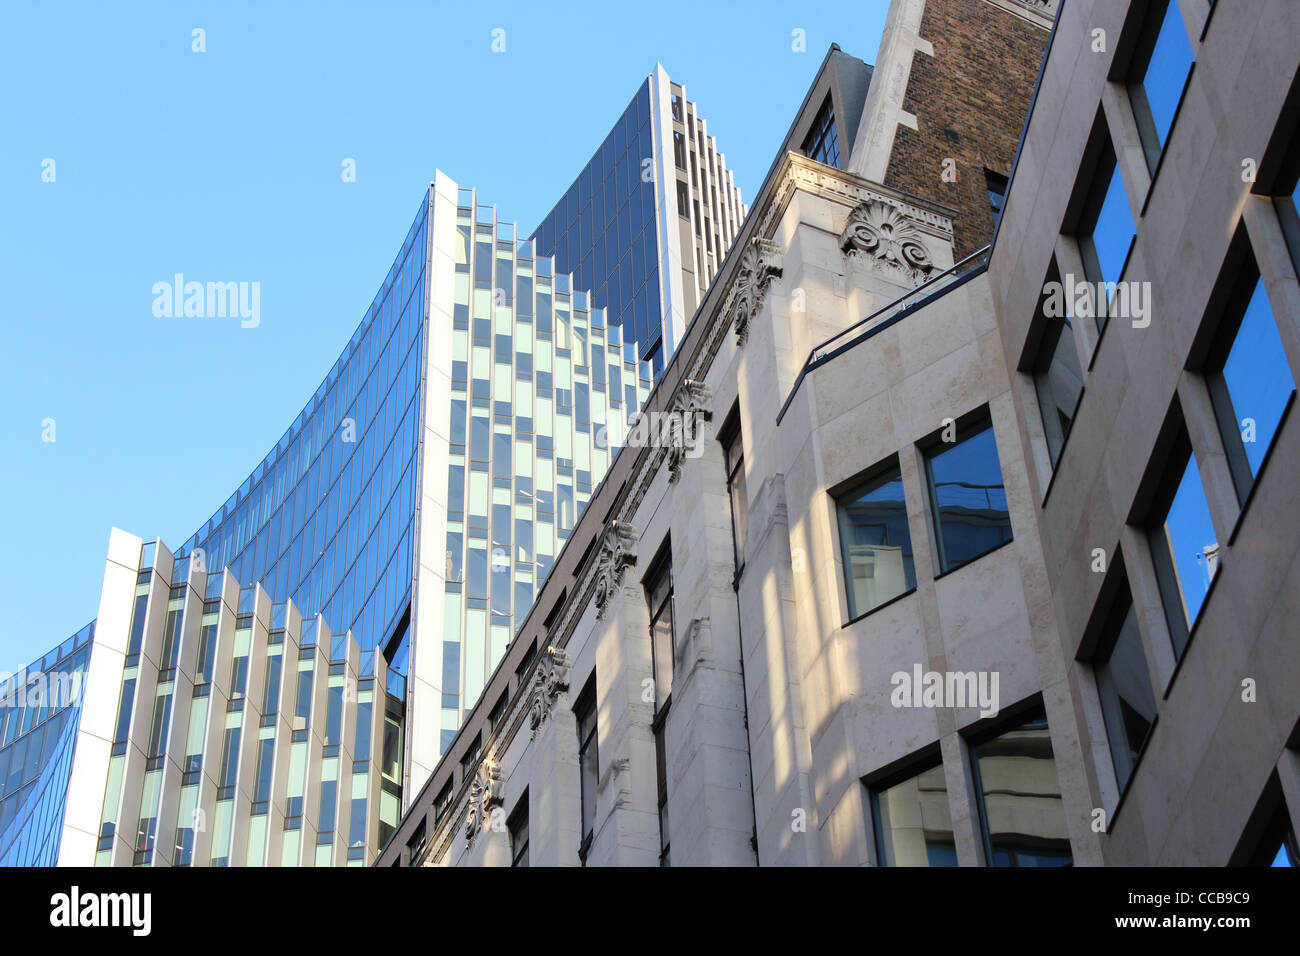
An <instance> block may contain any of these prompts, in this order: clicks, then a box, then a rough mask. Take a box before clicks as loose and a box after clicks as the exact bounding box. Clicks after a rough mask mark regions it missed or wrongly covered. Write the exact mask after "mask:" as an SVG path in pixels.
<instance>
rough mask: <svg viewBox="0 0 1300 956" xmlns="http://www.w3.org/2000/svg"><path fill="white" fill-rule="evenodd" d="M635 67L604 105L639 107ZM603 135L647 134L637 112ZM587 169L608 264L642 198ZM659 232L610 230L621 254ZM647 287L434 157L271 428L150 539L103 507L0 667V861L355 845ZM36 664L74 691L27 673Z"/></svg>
mask: <svg viewBox="0 0 1300 956" xmlns="http://www.w3.org/2000/svg"><path fill="white" fill-rule="evenodd" d="M658 72H659V73H660V74H662V69H660V70H659V71H658ZM649 89H650V85H649V81H647V83H646V84H645V85H643V87H642V91H641V93H639V94H638V98H637V99H636V100H634V103H633V107H632V108H630V110H629V115H636V116H643V117H644V118H645V119H646V121H647V122H648V121H649V120H648V117H649V114H648V113H646V112H645V109H646V101H645V94H646V91H647V90H649ZM665 89H666V88H665ZM678 92H680V88H678ZM638 111H639V112H638ZM691 115H692V118H693V117H694V113H693V106H692V114H691ZM623 122H624V121H623V120H620V127H619V128H620V129H622V128H623ZM655 122H656V123H659V122H660V120H656V121H655ZM629 128H630V127H629ZM656 128H657V129H660V131H661V132H662V127H656ZM700 142H701V143H702V144H706V145H705V153H704V157H703V158H702V159H701V163H702V164H703V163H706V162H707V163H710V164H712V165H710V166H709V172H708V174H707V175H708V176H722V175H723V167H722V165H721V157H720V155H719V154H718V153H717V152H716V150H715V147H714V144H713V141H712V140H711V139H708V140H705V139H704V138H703V136H702V135H701V139H700ZM633 146H634V148H635V150H636V151H637V152H638V154H639V153H640V152H645V153H646V154H647V155H650V156H652V157H653V156H654V154H655V149H656V147H655V145H654V143H653V141H652V139H651V135H650V133H649V131H648V130H647V131H646V135H645V139H644V142H643V143H642V142H641V139H640V131H639V128H638V131H637V133H636V139H635V141H634V143H633ZM604 150H605V147H604V146H602V148H601V150H600V151H598V152H597V156H596V157H595V158H593V160H592V163H591V164H589V165H588V167H587V171H586V172H585V173H584V175H583V177H580V180H581V179H584V178H585V177H589V176H590V175H591V171H592V169H593V168H594V169H597V171H599V166H600V162H601V161H602V159H603V153H604ZM660 158H661V159H662V157H660ZM613 168H614V167H611V170H612V169H613ZM638 171H639V165H638ZM705 181H706V183H713V180H709V179H707V178H706V180H705ZM608 182H609V185H610V186H611V188H612V189H613V190H614V191H613V192H612V193H611V195H612V196H613V197H614V202H613V203H612V204H611V212H610V217H609V219H610V223H611V225H612V226H613V228H612V229H611V230H610V231H609V235H608V236H607V237H605V238H604V248H605V249H606V251H607V252H608V253H609V255H610V256H611V259H612V261H613V262H615V263H618V262H622V261H626V260H627V259H628V256H629V254H630V253H629V249H630V247H631V245H632V239H631V238H628V237H626V236H625V235H624V231H625V230H624V227H626V226H628V225H629V224H630V222H631V219H630V218H629V216H625V215H623V214H621V213H619V211H618V204H619V202H620V201H621V203H622V205H623V207H624V210H623V212H624V213H626V212H627V211H628V210H630V209H631V208H632V207H633V206H635V208H636V209H637V210H641V209H642V208H643V205H644V206H645V207H647V208H653V207H654V205H655V203H656V199H655V198H654V197H655V196H656V195H657V187H656V185H655V180H654V178H653V177H648V178H647V179H646V180H642V179H641V178H640V177H639V175H638V176H637V177H630V176H626V175H623V176H619V175H617V174H616V173H615V174H613V175H612V176H611V177H609V180H608ZM726 182H727V184H728V185H727V188H725V189H724V188H721V185H720V182H718V183H716V184H715V191H716V192H717V193H719V194H721V195H722V201H723V202H726V203H729V204H731V205H730V207H729V209H730V212H729V215H730V216H731V218H726V217H722V218H719V219H718V220H717V222H718V225H717V226H716V228H717V229H719V230H724V229H725V230H727V231H728V235H729V236H730V230H731V228H732V226H733V225H734V217H735V215H736V211H737V209H738V208H739V194H738V192H737V191H736V190H735V189H734V187H731V185H730V180H729V179H728V180H726ZM601 184H602V189H603V187H604V185H605V179H604V178H601ZM606 191H607V190H606ZM604 194H605V192H602V196H604ZM583 210H584V211H585V212H586V214H587V215H590V212H591V209H590V204H589V203H588V204H583ZM655 215H657V213H656V214H655ZM651 219H653V216H651V217H650V218H649V219H647V220H646V221H647V222H649V221H650V220H651ZM664 234H666V233H663V232H662V231H661V230H660V229H658V227H657V226H656V227H651V228H650V229H649V230H648V231H645V232H644V234H642V232H638V233H637V236H636V249H637V254H638V255H639V256H641V257H642V258H641V260H640V261H642V262H643V263H644V262H646V261H649V262H652V263H657V262H658V261H659V257H660V256H661V255H666V253H665V252H663V251H662V250H661V247H660V238H661V235H664ZM578 235H580V233H579V232H577V231H575V232H574V237H575V239H576V238H577V236H578ZM720 236H721V233H718V235H715V236H714V238H713V239H712V240H710V241H711V242H713V243H715V244H716V243H717V242H721V241H723V240H722V239H721V238H720ZM625 239H626V241H624V240H625ZM728 241H729V239H728ZM620 243H622V244H620ZM566 248H567V247H566ZM657 270H658V266H657V265H655V274H656V275H657V274H658V272H657ZM635 273H636V275H637V276H638V277H640V278H642V279H643V280H644V276H643V275H642V274H641V273H642V270H641V269H637V270H635ZM603 287H604V288H612V287H613V285H612V282H606V283H604V284H603ZM629 289H630V287H629ZM632 291H635V290H632ZM647 294H648V293H645V291H644V289H643V290H642V292H641V294H640V295H639V297H637V298H636V299H635V302H637V303H640V305H639V306H638V305H631V306H630V308H632V309H635V308H638V307H642V308H644V307H647V305H646V304H647V303H649V306H648V307H653V309H654V310H655V314H654V316H650V315H649V314H648V313H645V312H642V313H634V312H632V311H628V313H627V314H628V316H629V318H628V322H627V325H626V326H624V325H623V324H622V323H620V322H610V321H609V319H608V318H607V311H606V309H605V308H604V307H602V306H600V305H596V304H593V301H592V298H593V297H592V294H591V292H590V291H588V290H587V289H586V288H584V287H583V286H582V285H581V284H580V283H579V282H577V281H575V279H574V277H573V276H572V275H571V274H569V273H568V272H567V271H566V270H564V269H563V268H557V267H556V264H555V262H554V260H553V259H552V258H551V257H550V256H547V255H540V254H538V253H537V252H536V244H535V243H534V242H533V241H532V240H530V239H527V238H525V237H524V236H523V235H522V234H521V233H520V232H519V231H518V230H517V228H516V226H515V224H514V223H513V222H510V221H508V220H504V219H500V218H498V216H497V213H496V209H495V208H494V207H493V206H491V205H487V204H484V203H482V202H481V201H479V200H478V199H477V198H476V194H475V193H474V191H473V190H469V189H462V188H460V187H459V186H458V185H457V184H456V183H455V182H453V181H452V180H451V179H450V178H448V177H447V176H446V175H445V174H442V173H439V174H438V176H437V178H436V180H435V181H434V182H433V183H432V184H431V185H430V187H429V189H428V191H427V192H426V194H425V196H424V197H423V198H422V200H421V202H420V204H419V207H418V209H417V211H416V215H415V218H414V221H413V222H412V224H411V226H410V229H409V230H408V233H407V235H406V238H405V240H404V242H403V243H402V246H401V249H400V250H399V252H398V254H397V256H396V258H395V260H394V262H393V266H392V268H391V269H390V271H389V273H388V276H387V277H386V279H385V280H384V282H383V285H382V287H381V288H380V290H379V292H378V294H377V295H376V296H375V299H374V301H373V303H372V305H371V307H370V308H369V310H368V311H367V312H366V314H365V316H364V318H363V320H362V322H361V324H360V325H359V326H358V328H357V330H356V332H355V334H354V335H353V337H352V339H351V341H350V342H349V343H348V345H347V347H346V348H345V350H344V351H343V354H342V355H340V357H339V359H338V361H337V362H336V363H335V365H334V367H333V368H332V369H331V370H330V371H329V372H328V374H327V375H326V376H325V379H324V381H322V383H321V385H320V387H319V388H318V389H317V391H316V393H315V394H314V395H313V396H312V397H311V399H310V400H309V401H308V402H307V404H306V405H305V407H304V408H303V410H302V412H301V414H300V415H299V416H298V417H297V419H296V420H295V421H294V422H293V423H292V424H291V425H290V427H289V428H288V430H287V431H286V432H285V434H284V436H283V438H282V439H281V440H280V441H279V442H278V443H277V445H276V447H275V448H274V449H272V450H271V452H270V453H269V454H268V455H267V456H266V458H265V459H264V460H263V461H262V462H261V463H260V464H259V465H258V466H257V467H256V468H255V469H254V470H253V471H252V473H251V474H249V476H248V477H247V478H246V479H245V480H244V482H242V484H241V485H240V487H239V488H238V489H237V490H236V491H235V492H234V493H233V494H232V495H231V496H230V499H229V500H228V501H227V502H226V503H225V504H224V505H223V506H222V507H221V508H220V509H218V510H217V512H216V513H215V514H214V515H212V517H211V518H210V519H209V520H208V521H207V522H205V523H204V524H203V526H202V527H201V528H200V529H199V530H198V531H197V532H195V534H194V535H193V536H192V537H191V538H190V539H189V540H188V541H186V542H184V543H183V544H182V545H180V546H179V547H177V548H176V549H175V551H174V552H173V551H172V550H171V549H169V548H168V546H167V545H166V544H165V543H163V542H161V541H158V542H147V543H146V542H142V541H140V540H139V539H135V538H133V537H132V536H130V535H128V534H126V533H124V532H120V531H118V530H116V529H115V530H114V532H113V535H112V538H111V540H110V543H109V555H108V561H107V563H106V571H105V578H104V584H103V590H102V591H101V597H100V613H99V615H98V616H97V617H96V620H95V621H94V622H92V623H91V624H90V625H88V626H87V627H86V628H85V629H83V631H82V632H80V633H79V634H77V635H75V636H74V637H73V638H70V639H69V640H68V641H67V642H65V644H64V645H62V646H61V647H60V648H58V649H56V650H55V651H52V652H51V653H50V655H47V656H46V657H45V658H42V660H40V661H38V662H35V663H33V664H32V665H31V666H30V667H29V668H27V669H26V670H24V671H23V672H21V673H19V674H18V675H16V676H14V677H13V678H12V679H10V680H9V681H7V682H6V683H5V686H4V687H3V688H2V689H0V695H2V696H3V699H5V700H6V701H10V702H11V705H10V706H8V707H5V708H4V724H3V727H0V734H2V735H3V736H0V740H2V741H3V743H2V744H0V756H2V757H3V759H4V760H5V762H6V763H5V768H6V769H5V774H4V775H3V777H0V785H2V789H0V861H3V862H6V863H41V862H53V861H55V860H58V861H60V862H64V863H74V862H75V863H82V864H90V863H99V864H103V865H132V864H135V865H244V864H250V865H257V864H268V865H277V864H286V865H292V864H316V865H331V864H346V863H351V864H363V863H367V862H369V861H370V860H372V859H373V858H374V855H375V853H376V852H377V851H378V849H379V848H380V847H381V846H382V845H383V842H384V841H385V839H386V837H387V834H388V832H389V830H390V829H391V827H392V826H393V825H394V824H395V823H396V821H397V818H398V816H399V815H400V812H401V808H402V800H403V794H410V793H413V792H414V791H415V790H417V789H418V788H419V786H420V784H421V783H422V782H423V779H424V777H425V776H427V774H428V772H429V771H430V770H431V769H432V767H433V765H434V764H435V763H436V762H437V760H438V759H439V757H440V755H441V754H442V752H443V750H444V749H445V747H446V745H447V744H449V743H450V741H451V739H453V738H454V737H455V735H456V732H457V730H458V728H459V726H460V722H461V720H462V718H463V715H464V714H465V713H466V712H467V710H468V709H469V708H470V707H472V706H473V704H474V703H475V701H476V700H477V698H478V695H479V693H480V691H481V689H482V686H483V682H484V680H485V678H486V676H487V675H488V674H489V673H491V672H492V670H493V668H494V667H495V666H496V664H497V663H498V661H499V660H500V659H501V657H502V655H503V654H504V652H505V649H506V647H507V646H508V645H509V643H510V641H511V638H512V636H513V633H514V630H515V628H516V627H517V626H518V625H519V623H521V622H522V620H523V617H524V615H525V614H526V612H527V610H528V608H529V606H530V603H531V600H532V595H533V593H534V591H535V589H536V587H537V586H538V584H539V583H540V582H541V581H542V580H544V579H545V577H546V575H547V574H548V573H549V571H550V568H551V565H552V563H553V562H554V559H555V556H556V555H557V554H558V553H559V551H560V549H562V548H563V547H564V545H565V542H566V540H567V538H568V536H569V534H570V532H571V530H572V528H573V526H574V524H575V522H576V521H577V520H578V518H579V516H580V515H581V514H582V511H583V509H584V508H585V507H586V504H587V502H588V500H589V499H590V496H591V494H592V492H593V490H594V489H595V488H596V487H597V486H598V485H599V483H600V481H601V479H602V477H603V475H604V473H605V471H606V469H607V467H608V464H609V461H610V458H611V456H612V454H613V453H614V452H615V451H616V450H617V447H618V446H619V445H620V444H621V443H622V442H624V441H625V440H626V438H627V435H628V431H629V422H630V421H631V420H632V419H633V418H635V415H636V413H637V410H638V409H639V407H640V405H641V403H642V402H643V401H644V399H645V397H646V395H647V394H648V392H649V389H650V385H651V378H650V375H651V372H650V363H649V362H647V361H644V360H642V359H641V349H640V348H639V347H638V345H637V343H636V342H635V341H633V340H630V339H627V338H625V337H624V331H625V329H627V330H631V329H632V328H633V327H634V326H633V322H632V320H631V318H630V316H632V315H633V314H639V315H640V316H641V319H642V325H643V326H645V327H646V328H649V327H654V328H660V327H661V326H662V319H661V317H660V316H659V314H658V310H659V309H660V308H661V302H662V301H664V300H661V299H660V298H659V297H658V296H657V295H656V296H654V297H652V298H647V297H646V296H647ZM629 301H631V300H629ZM128 578H129V581H128ZM294 674H297V677H294V676H293V675H294ZM51 680H53V682H54V684H56V685H59V686H62V685H61V684H60V683H59V682H63V683H64V684H66V683H68V682H72V684H73V685H74V686H75V687H76V688H77V690H78V692H77V693H68V694H64V695H63V696H61V697H59V698H50V699H49V700H47V699H45V698H43V697H42V696H41V691H42V689H43V688H44V686H45V684H46V683H47V682H49V681H51ZM50 701H57V703H51V702H50Z"/></svg>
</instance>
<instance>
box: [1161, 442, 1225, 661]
mask: <svg viewBox="0 0 1300 956" xmlns="http://www.w3.org/2000/svg"><path fill="white" fill-rule="evenodd" d="M1166 467H1167V469H1168V470H1167V471H1166V474H1165V478H1164V483H1163V487H1162V488H1161V489H1160V493H1159V495H1158V499H1157V503H1156V508H1155V513H1154V515H1155V516H1154V518H1153V520H1152V522H1151V523H1150V525H1149V539H1150V542H1151V558H1152V561H1153V562H1154V563H1155V569H1156V577H1157V578H1158V579H1159V582H1160V596H1161V598H1162V599H1163V601H1164V605H1165V619H1166V620H1167V621H1168V622H1169V635H1170V637H1171V638H1172V639H1173V643H1174V654H1175V656H1177V657H1182V656H1183V651H1184V650H1185V649H1186V647H1187V639H1188V636H1189V635H1190V633H1191V629H1192V626H1193V625H1194V624H1195V623H1196V619H1197V617H1199V616H1200V613H1201V606H1202V604H1204V602H1205V595H1206V593H1207V592H1208V591H1209V589H1210V582H1211V581H1212V580H1213V579H1214V575H1215V572H1216V571H1217V570H1218V565H1219V543H1218V539H1217V536H1216V535H1215V533H1214V523H1213V522H1212V521H1211V519H1210V506H1209V503H1208V502H1207V501H1206V499H1205V488H1204V487H1203V486H1202V485H1201V474H1200V472H1199V471H1198V470H1197V465H1196V455H1195V454H1193V452H1192V449H1191V446H1190V444H1188V443H1187V440H1186V436H1184V437H1183V439H1182V441H1181V442H1180V445H1179V447H1178V448H1177V449H1176V450H1175V452H1174V453H1173V454H1171V455H1170V456H1169V458H1168V465H1167V466H1166Z"/></svg>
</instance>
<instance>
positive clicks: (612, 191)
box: [533, 79, 662, 358]
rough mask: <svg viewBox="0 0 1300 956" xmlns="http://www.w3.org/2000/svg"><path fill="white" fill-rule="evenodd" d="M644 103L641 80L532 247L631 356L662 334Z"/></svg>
mask: <svg viewBox="0 0 1300 956" xmlns="http://www.w3.org/2000/svg"><path fill="white" fill-rule="evenodd" d="M650 102H651V98H650V80H649V79H647V80H646V81H645V82H644V83H642V84H641V88H640V89H639V90H637V93H636V96H634V97H633V98H632V102H631V103H629V104H628V106H627V109H626V110H624V111H623V115H622V116H620V117H619V119H618V122H616V123H615V124H614V128H613V129H612V130H610V131H609V135H608V136H606V137H605V141H604V142H603V143H602V144H601V146H600V148H599V149H598V150H596V153H595V155H594V156H592V158H591V161H590V162H589V163H587V165H586V167H585V168H584V169H583V170H582V172H581V173H579V174H578V178H577V179H575V180H574V181H573V184H572V185H571V186H570V187H569V188H568V190H567V191H566V192H565V193H564V196H563V197H562V198H561V199H560V201H559V202H558V203H556V204H555V208H554V209H552V210H551V211H550V212H549V213H547V215H546V218H545V219H543V220H542V222H541V225H539V226H538V227H537V230H536V231H535V232H534V233H533V239H534V241H535V242H536V244H537V252H538V254H539V255H546V256H553V257H554V258H555V265H556V268H557V269H558V270H559V271H561V272H570V273H572V274H573V280H574V283H575V284H576V286H577V287H578V288H579V289H590V290H591V304H592V305H593V306H594V307H595V308H599V309H603V310H605V311H606V312H607V313H608V315H609V325H610V326H611V327H618V328H621V329H622V332H623V335H624V337H625V338H626V340H627V341H629V342H636V343H637V344H638V346H639V347H640V354H639V355H638V356H637V358H646V357H649V356H650V355H651V353H652V352H654V350H655V349H656V348H657V347H658V345H659V343H660V338H661V334H662V333H661V311H662V310H661V309H660V304H659V241H658V229H657V225H656V218H655V205H656V203H655V198H656V190H655V178H654V176H653V175H649V174H650V173H651V172H652V171H653V166H654V159H655V154H656V150H655V145H654V130H653V128H652V126H651V122H650ZM643 172H644V173H646V175H643Z"/></svg>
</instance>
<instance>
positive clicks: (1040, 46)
mask: <svg viewBox="0 0 1300 956" xmlns="http://www.w3.org/2000/svg"><path fill="white" fill-rule="evenodd" d="M921 37H922V39H925V40H928V41H930V43H931V45H932V46H933V47H934V56H933V57H929V56H926V55H925V54H923V53H917V54H916V55H915V56H914V57H913V58H912V75H911V77H910V79H909V81H908V85H907V94H906V97H905V99H904V104H903V108H904V109H905V110H907V111H908V112H910V113H913V114H914V115H915V116H916V118H917V126H918V129H916V130H912V129H909V128H907V127H905V126H900V127H898V130H897V133H896V136H895V139H894V148H893V152H892V153H891V154H890V158H889V167H888V170H887V171H886V173H885V185H887V186H894V187H896V188H898V189H901V190H904V191H906V192H909V193H912V194H913V195H916V196H921V197H924V198H926V199H932V200H934V201H935V202H940V203H943V204H944V205H945V206H951V207H952V208H953V209H956V210H957V213H958V214H957V216H956V218H955V221H954V224H953V228H954V234H955V236H954V237H955V242H956V248H955V249H954V254H955V256H956V257H957V258H958V259H960V258H962V257H964V256H966V255H969V254H970V253H972V252H974V251H975V250H976V249H979V248H980V247H981V246H983V245H985V244H986V243H987V242H988V241H989V239H990V238H992V235H993V216H992V212H991V211H990V207H989V197H988V186H987V182H986V178H985V175H984V170H985V169H986V168H987V169H990V170H993V171H994V172H997V173H1001V174H1002V175H1003V176H1010V174H1011V163H1012V160H1013V159H1015V154H1016V144H1017V143H1018V142H1019V141H1020V131H1021V129H1022V128H1023V127H1024V124H1025V117H1026V115H1027V114H1028V112H1029V101H1030V98H1031V97H1032V96H1033V91H1034V81H1035V80H1036V79H1037V77H1038V68H1039V66H1040V65H1041V63H1042V59H1043V51H1044V49H1045V48H1046V46H1047V31H1046V30H1043V29H1042V28H1040V27H1037V26H1035V25H1033V24H1031V23H1028V22H1026V21H1025V20H1023V19H1021V18H1020V17H1017V16H1015V15H1014V14H1011V13H1008V12H1007V11H1005V10H1002V9H999V8H998V7H995V6H994V5H993V4H991V3H988V2H987V0H927V3H926V5H925V13H924V14H923V16H922V19H921ZM946 158H952V159H953V160H955V172H956V177H957V178H956V181H953V182H945V181H944V178H943V170H944V166H943V161H944V159H946ZM949 178H951V176H950V177H949Z"/></svg>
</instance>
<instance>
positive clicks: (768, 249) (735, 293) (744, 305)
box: [723, 239, 783, 345]
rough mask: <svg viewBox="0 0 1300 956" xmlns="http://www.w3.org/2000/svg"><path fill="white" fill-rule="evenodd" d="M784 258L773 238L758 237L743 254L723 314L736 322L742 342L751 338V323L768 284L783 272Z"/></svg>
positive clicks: (760, 304) (739, 340)
mask: <svg viewBox="0 0 1300 956" xmlns="http://www.w3.org/2000/svg"><path fill="white" fill-rule="evenodd" d="M782 260H783V257H782V254H781V247H780V246H778V245H777V244H776V243H775V242H774V241H773V240H771V239H755V240H754V241H753V242H752V243H750V245H749V247H748V248H747V249H745V251H744V252H743V253H742V254H741V256H740V264H739V265H738V266H737V267H736V277H735V278H734V279H733V280H732V282H731V294H730V295H729V296H728V298H727V306H726V308H725V309H724V310H723V315H724V316H725V317H726V321H727V322H734V323H735V326H736V341H737V342H738V343H739V344H741V345H744V344H745V340H746V339H748V338H749V323H750V321H751V320H752V319H753V318H754V316H756V315H758V310H759V309H760V308H761V307H762V305H763V297H764V296H765V295H766V294H767V287H768V286H769V285H771V283H772V280H773V279H774V278H776V277H777V276H779V275H781V272H782Z"/></svg>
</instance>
